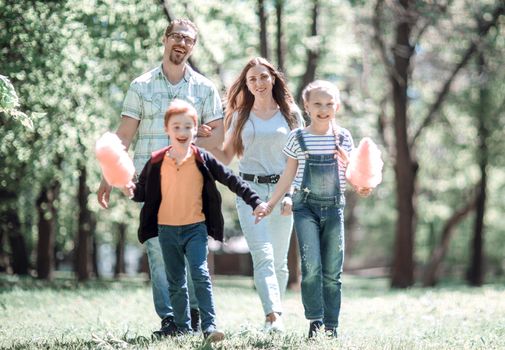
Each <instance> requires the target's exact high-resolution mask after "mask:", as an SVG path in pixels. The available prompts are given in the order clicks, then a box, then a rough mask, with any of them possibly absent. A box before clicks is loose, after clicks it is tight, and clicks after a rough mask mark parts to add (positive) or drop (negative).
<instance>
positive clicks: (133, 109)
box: [121, 83, 142, 120]
mask: <svg viewBox="0 0 505 350" xmlns="http://www.w3.org/2000/svg"><path fill="white" fill-rule="evenodd" d="M133 84H134V83H132V84H131V85H130V87H129V88H128V91H127V92H126V96H125V98H124V101H123V110H122V111H121V115H126V116H128V117H131V118H134V119H137V120H140V119H141V118H142V100H141V98H140V95H139V93H138V92H137V90H136V89H135V86H134V85H133Z"/></svg>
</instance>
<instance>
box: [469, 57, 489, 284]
mask: <svg viewBox="0 0 505 350" xmlns="http://www.w3.org/2000/svg"><path fill="white" fill-rule="evenodd" d="M478 65H479V66H478V69H479V76H480V77H481V81H480V84H481V85H480V89H479V106H478V116H477V120H478V123H479V126H478V130H479V133H478V138H479V147H478V151H477V152H478V153H477V159H478V160H479V169H480V174H481V175H480V176H481V180H480V186H479V189H478V193H477V208H476V213H475V214H476V215H475V226H474V233H473V234H474V236H473V239H472V245H471V246H470V249H471V253H472V254H471V255H472V260H471V265H470V267H469V269H468V276H467V277H468V283H469V284H470V285H471V286H476V287H478V286H481V285H482V283H484V266H483V265H484V251H483V250H484V213H485V210H486V195H487V193H486V187H487V166H488V159H489V154H488V152H489V151H488V147H487V141H488V137H489V134H490V130H489V128H488V125H487V124H488V122H487V119H488V109H489V106H490V103H489V88H488V87H487V80H488V79H487V78H486V75H487V72H486V61H485V58H484V54H483V53H482V52H481V53H480V54H479V56H478Z"/></svg>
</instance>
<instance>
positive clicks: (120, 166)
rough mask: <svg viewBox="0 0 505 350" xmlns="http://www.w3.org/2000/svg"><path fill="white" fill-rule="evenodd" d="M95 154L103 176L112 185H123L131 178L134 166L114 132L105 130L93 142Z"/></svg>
mask: <svg viewBox="0 0 505 350" xmlns="http://www.w3.org/2000/svg"><path fill="white" fill-rule="evenodd" d="M95 154H96V158H97V159H98V162H99V163H100V167H101V168H102V173H103V177H104V178H105V180H106V181H107V183H109V185H111V186H114V187H124V186H126V185H127V184H128V183H130V181H131V180H132V178H133V175H134V174H135V167H134V166H133V162H132V160H131V158H130V157H129V156H128V153H127V152H126V150H125V146H124V145H123V144H122V143H121V140H120V139H119V137H118V136H117V135H116V134H113V133H110V132H106V133H105V134H103V135H102V136H101V137H100V138H99V139H98V140H97V141H96V144H95Z"/></svg>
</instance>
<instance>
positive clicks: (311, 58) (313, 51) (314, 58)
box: [296, 0, 320, 105]
mask: <svg viewBox="0 0 505 350" xmlns="http://www.w3.org/2000/svg"><path fill="white" fill-rule="evenodd" d="M312 3H313V6H312V23H311V25H310V36H311V37H312V38H317V35H318V34H317V33H318V32H317V27H318V26H317V20H318V17H319V0H313V1H312ZM319 53H320V45H309V46H308V47H307V67H306V69H305V73H304V74H303V77H302V80H301V82H300V85H299V86H298V90H297V92H296V101H297V102H298V103H300V105H303V103H302V92H303V89H304V88H305V86H306V85H307V84H308V83H310V82H312V81H313V80H314V78H315V76H316V67H317V63H318V61H319Z"/></svg>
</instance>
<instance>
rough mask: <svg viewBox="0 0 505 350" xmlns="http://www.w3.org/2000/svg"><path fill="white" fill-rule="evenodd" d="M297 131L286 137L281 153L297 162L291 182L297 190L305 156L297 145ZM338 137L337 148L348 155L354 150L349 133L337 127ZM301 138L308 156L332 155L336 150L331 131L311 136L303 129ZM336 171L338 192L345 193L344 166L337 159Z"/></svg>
mask: <svg viewBox="0 0 505 350" xmlns="http://www.w3.org/2000/svg"><path fill="white" fill-rule="evenodd" d="M297 130H298V129H295V130H292V131H291V133H290V134H289V136H288V141H287V142H286V146H284V149H283V152H284V154H285V155H287V156H288V157H291V158H294V159H297V160H298V171H297V172H296V176H295V179H294V181H293V186H294V187H295V188H297V189H300V187H301V184H302V178H303V171H304V169H305V154H304V153H303V152H302V148H301V147H300V144H299V143H298V138H297V137H296V131H297ZM340 135H342V136H343V137H342V143H341V144H340V140H339V146H340V147H341V148H342V149H343V150H344V151H346V152H347V154H350V152H351V151H352V150H353V149H354V142H353V140H352V136H351V133H350V132H349V130H347V129H344V128H342V127H339V139H340ZM302 137H303V140H304V141H305V146H306V147H307V150H308V152H309V154H314V155H316V154H334V153H335V150H336V145H335V136H334V135H333V131H332V129H329V130H328V133H327V134H326V135H314V134H311V133H309V132H307V131H305V129H302ZM338 169H339V179H340V191H341V192H342V193H344V191H345V184H346V179H345V170H346V166H345V165H344V163H343V162H342V160H341V159H340V157H339V159H338Z"/></svg>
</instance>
